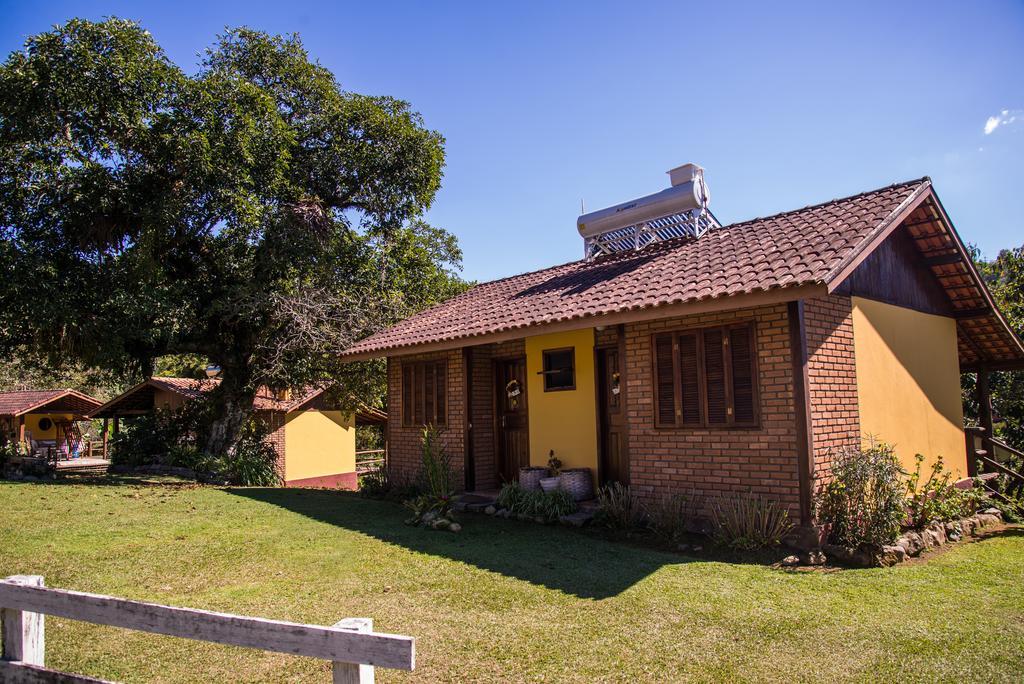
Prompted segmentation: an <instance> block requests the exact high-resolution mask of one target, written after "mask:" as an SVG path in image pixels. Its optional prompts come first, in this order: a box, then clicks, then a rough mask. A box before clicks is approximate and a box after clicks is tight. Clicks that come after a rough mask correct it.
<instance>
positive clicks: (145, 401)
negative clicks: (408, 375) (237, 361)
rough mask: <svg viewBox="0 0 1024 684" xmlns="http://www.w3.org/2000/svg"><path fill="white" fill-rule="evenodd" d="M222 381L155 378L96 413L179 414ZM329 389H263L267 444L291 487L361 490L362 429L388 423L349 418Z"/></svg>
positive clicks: (372, 417)
mask: <svg viewBox="0 0 1024 684" xmlns="http://www.w3.org/2000/svg"><path fill="white" fill-rule="evenodd" d="M219 382H220V381H219V379H217V378H213V379H205V380H196V379H193V378H150V379H148V380H146V381H145V382H142V383H140V384H138V385H136V386H135V387H132V388H131V389H129V390H128V391H127V392H125V393H123V394H121V395H120V396H118V397H115V398H114V399H112V400H111V401H109V402H107V403H106V404H104V405H103V406H100V407H99V408H98V409H96V410H95V411H93V412H92V414H91V416H92V417H94V418H113V420H114V430H115V431H117V430H118V429H119V427H120V421H121V419H122V418H125V419H130V418H131V417H132V416H138V415H143V414H147V413H151V412H153V411H154V410H157V409H169V410H175V409H178V408H181V407H182V406H183V405H184V404H185V403H187V402H189V401H191V400H193V399H197V398H199V397H201V396H202V395H204V394H205V393H207V392H209V391H211V390H213V389H214V388H215V387H216V386H217V385H218V383H219ZM324 392H325V388H306V389H301V390H295V391H291V390H286V391H284V392H274V391H271V390H270V389H268V388H266V387H261V388H260V389H259V391H258V392H257V394H256V398H255V400H254V402H253V408H254V409H255V410H256V412H257V414H258V415H260V416H261V417H262V418H263V419H264V420H265V421H266V423H267V426H268V427H269V429H270V434H269V435H268V437H267V439H268V440H269V442H270V444H271V445H272V446H273V447H274V450H275V451H276V452H277V455H278V471H279V472H280V474H281V479H282V481H283V482H284V485H285V486H286V487H336V488H340V489H352V490H354V489H357V488H358V485H359V482H358V476H357V474H356V425H357V424H374V423H382V422H384V421H386V417H385V416H384V414H383V413H382V412H380V411H375V410H373V409H362V410H360V411H358V412H356V413H351V412H344V411H342V410H340V409H339V408H337V407H335V406H332V405H330V404H329V403H328V402H327V400H326V397H325V396H324Z"/></svg>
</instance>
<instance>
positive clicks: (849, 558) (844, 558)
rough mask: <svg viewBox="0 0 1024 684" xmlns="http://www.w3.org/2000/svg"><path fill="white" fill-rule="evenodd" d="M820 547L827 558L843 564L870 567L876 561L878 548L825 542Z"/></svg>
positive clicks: (875, 563)
mask: <svg viewBox="0 0 1024 684" xmlns="http://www.w3.org/2000/svg"><path fill="white" fill-rule="evenodd" d="M821 548H822V551H824V552H825V554H826V555H828V557H829V558H831V559H832V560H834V561H836V562H837V563H841V564H843V565H852V566H854V567H858V568H870V567H872V566H874V565H877V563H878V559H877V556H878V552H879V549H869V548H854V547H852V546H837V545H835V544H826V545H825V546H823V547H821Z"/></svg>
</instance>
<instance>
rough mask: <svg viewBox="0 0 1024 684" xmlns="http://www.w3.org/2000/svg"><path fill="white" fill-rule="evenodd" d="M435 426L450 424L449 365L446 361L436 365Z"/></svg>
mask: <svg viewBox="0 0 1024 684" xmlns="http://www.w3.org/2000/svg"><path fill="white" fill-rule="evenodd" d="M434 372H435V374H436V375H435V378H434V392H435V396H434V409H435V412H436V413H435V416H434V424H435V425H445V424H447V422H448V415H447V412H446V408H447V406H446V404H447V401H446V400H447V395H446V394H445V391H446V390H447V388H448V364H447V363H445V362H444V361H439V362H437V363H436V364H434Z"/></svg>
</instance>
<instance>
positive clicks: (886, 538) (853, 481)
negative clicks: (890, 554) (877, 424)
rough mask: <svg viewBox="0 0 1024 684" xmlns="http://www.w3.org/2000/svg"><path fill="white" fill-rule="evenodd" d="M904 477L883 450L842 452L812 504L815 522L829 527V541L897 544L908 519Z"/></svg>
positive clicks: (882, 447) (878, 447) (888, 450)
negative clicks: (904, 522)
mask: <svg viewBox="0 0 1024 684" xmlns="http://www.w3.org/2000/svg"><path fill="white" fill-rule="evenodd" d="M903 475H904V471H903V469H902V468H900V464H899V461H897V460H896V455H895V453H893V449H892V447H891V446H889V445H887V444H880V443H879V444H871V445H870V446H869V447H867V448H864V449H844V450H842V451H840V452H839V453H838V454H837V455H836V457H835V459H834V460H833V462H832V481H831V482H829V483H828V485H826V486H825V487H824V488H822V489H821V490H820V491H819V492H818V497H817V502H816V503H817V512H818V517H819V519H820V520H821V521H822V522H823V523H827V524H829V525H831V531H830V532H829V541H831V542H832V543H833V544H840V545H843V546H852V547H856V546H860V545H862V544H866V545H870V546H882V545H883V544H887V543H889V542H890V541H892V540H893V539H895V538H896V536H897V535H899V532H900V527H901V525H902V524H903V521H904V519H905V516H906V503H905V493H906V485H905V483H904V482H903V480H902V476H903Z"/></svg>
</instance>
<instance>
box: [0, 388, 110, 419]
mask: <svg viewBox="0 0 1024 684" xmlns="http://www.w3.org/2000/svg"><path fill="white" fill-rule="evenodd" d="M51 404H52V408H53V412H54V413H75V414H80V415H81V414H85V413H88V412H89V411H91V410H93V409H95V408H96V407H97V406H99V405H100V402H99V400H97V399H94V398H92V397H90V396H89V395H87V394H82V393H81V392H77V391H75V390H73V389H52V390H16V391H13V392H0V416H19V415H21V414H23V413H29V412H30V411H32V410H34V409H42V408H43V407H49V406H48V405H51Z"/></svg>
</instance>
